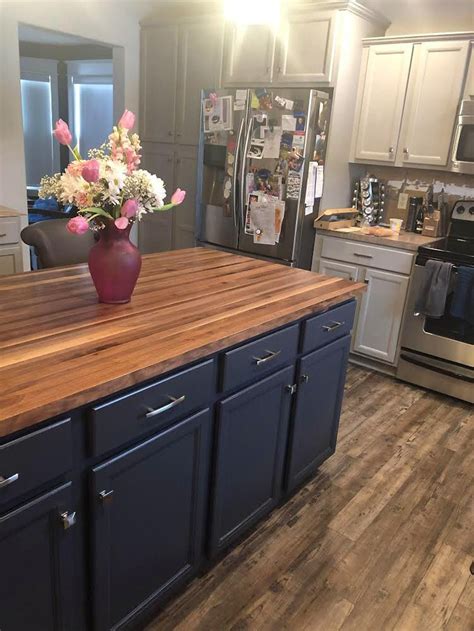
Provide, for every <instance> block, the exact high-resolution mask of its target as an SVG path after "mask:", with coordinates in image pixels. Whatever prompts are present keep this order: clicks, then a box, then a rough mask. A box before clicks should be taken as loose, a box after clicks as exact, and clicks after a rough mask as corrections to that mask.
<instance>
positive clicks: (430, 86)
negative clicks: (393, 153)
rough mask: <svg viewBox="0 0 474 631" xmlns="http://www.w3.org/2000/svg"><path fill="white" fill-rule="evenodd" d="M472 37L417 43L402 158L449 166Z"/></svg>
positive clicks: (401, 150)
mask: <svg viewBox="0 0 474 631" xmlns="http://www.w3.org/2000/svg"><path fill="white" fill-rule="evenodd" d="M468 49H469V42H468V41H441V42H425V43H421V44H415V45H414V52H413V62H412V68H411V72H410V80H409V83H408V90H407V98H406V105H405V112H404V115H403V125H402V130H401V134H400V143H399V146H398V160H399V161H400V162H402V163H403V164H427V165H428V164H432V165H436V166H446V165H447V163H448V154H449V148H450V144H451V138H452V135H453V127H454V121H455V118H456V112H457V109H458V105H459V101H460V99H461V96H462V88H463V82H464V72H465V68H466V61H467V54H468Z"/></svg>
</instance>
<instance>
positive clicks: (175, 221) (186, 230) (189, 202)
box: [138, 143, 197, 254]
mask: <svg viewBox="0 0 474 631" xmlns="http://www.w3.org/2000/svg"><path fill="white" fill-rule="evenodd" d="M143 167H144V168H145V169H147V170H149V171H150V172H152V173H156V174H157V175H158V176H159V177H161V178H162V179H163V180H164V182H165V184H166V191H167V199H169V197H170V195H171V194H172V193H173V191H174V190H175V189H176V188H178V187H179V188H181V189H183V190H185V191H186V198H185V200H184V202H183V203H182V204H180V205H179V206H177V207H176V208H174V209H172V210H166V211H163V212H159V211H158V212H155V213H153V214H149V215H145V216H144V217H143V219H142V220H141V221H140V223H139V225H138V244H139V248H140V251H141V252H142V254H151V253H152V252H165V251H168V250H177V249H181V248H192V247H194V245H195V238H194V227H195V212H196V181H197V148H196V147H193V146H187V147H184V146H181V147H180V146H178V145H168V144H164V143H163V144H155V143H146V144H145V145H144V151H143Z"/></svg>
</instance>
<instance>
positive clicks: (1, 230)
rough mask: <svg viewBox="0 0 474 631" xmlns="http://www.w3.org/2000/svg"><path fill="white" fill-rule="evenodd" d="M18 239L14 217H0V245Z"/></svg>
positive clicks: (15, 241) (17, 240) (8, 243)
mask: <svg viewBox="0 0 474 631" xmlns="http://www.w3.org/2000/svg"><path fill="white" fill-rule="evenodd" d="M19 240H20V230H19V227H18V221H17V220H16V219H0V245H11V244H12V243H18V242H19Z"/></svg>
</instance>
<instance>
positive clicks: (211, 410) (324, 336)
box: [0, 300, 355, 631]
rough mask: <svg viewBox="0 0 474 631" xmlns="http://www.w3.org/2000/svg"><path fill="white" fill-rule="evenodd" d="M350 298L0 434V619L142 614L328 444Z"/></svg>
mask: <svg viewBox="0 0 474 631" xmlns="http://www.w3.org/2000/svg"><path fill="white" fill-rule="evenodd" d="M354 311H355V301H354V300H351V301H348V302H345V303H343V304H341V305H338V306H336V307H335V308H333V309H330V310H328V311H327V312H325V313H322V314H319V315H316V316H313V317H310V318H306V319H303V320H302V321H298V322H293V323H291V324H289V325H288V326H286V327H283V328H280V329H278V330H276V331H271V332H269V333H267V334H265V335H261V336H260V337H257V338H254V339H251V340H249V341H247V342H246V343H244V344H241V345H238V346H235V347H232V348H229V349H225V350H224V351H221V352H219V353H216V354H215V355H212V356H210V357H207V358H206V359H203V360H201V361H199V362H195V363H192V364H190V365H188V366H185V367H182V368H180V369H179V370H176V371H174V372H172V373H170V374H167V375H163V376H160V377H159V378H157V379H155V380H152V381H150V382H147V383H144V384H139V385H137V386H135V387H134V388H130V389H129V390H127V391H125V392H121V393H118V394H117V395H115V396H113V397H109V398H106V399H102V400H100V401H96V402H93V403H91V404H90V405H87V406H85V407H84V408H81V409H78V410H72V411H71V412H70V414H68V415H67V418H63V419H51V421H49V422H45V423H43V424H41V425H40V426H39V427H36V428H35V429H34V430H32V431H29V432H28V431H25V432H23V433H18V434H15V435H12V436H9V437H6V438H4V439H2V440H1V441H0V560H1V580H0V629H1V630H2V631H19V630H21V631H29V630H30V629H31V630H32V631H33V630H34V631H38V630H41V631H42V630H43V629H44V630H48V631H50V630H53V631H54V630H57V631H59V630H61V631H64V630H66V631H68V630H78V631H82V630H86V629H87V631H89V630H90V629H93V630H94V631H105V630H107V629H132V628H143V626H144V624H145V622H146V619H147V618H148V617H150V616H151V615H154V614H156V613H157V608H158V607H160V606H161V605H163V604H164V603H165V601H166V600H167V599H169V598H170V596H171V595H172V594H174V593H176V592H177V591H178V590H179V589H181V588H182V587H183V586H184V585H185V583H187V582H188V581H189V580H190V579H191V578H192V577H193V576H195V575H196V574H197V573H198V572H200V571H202V570H203V569H204V568H205V567H206V565H208V564H209V563H210V561H212V560H214V559H215V558H216V557H217V556H218V555H219V554H220V553H221V552H222V551H224V550H225V549H226V548H227V547H229V546H230V545H231V544H233V543H235V542H236V541H237V540H238V539H240V538H241V537H242V536H244V534H245V533H246V532H248V531H249V530H250V529H251V528H252V527H253V526H254V525H255V524H256V523H257V522H258V520H259V519H261V518H262V517H264V516H265V515H267V514H268V513H270V511H271V510H272V509H273V508H274V507H275V506H277V505H278V504H279V503H281V502H282V501H284V500H285V498H287V497H288V495H289V494H290V493H291V492H293V490H294V489H296V488H297V486H298V485H300V484H302V483H303V482H304V481H305V479H306V478H307V477H308V476H310V475H311V474H313V473H314V471H315V470H316V468H317V467H318V466H319V465H320V464H321V463H322V462H323V461H324V460H325V459H326V458H328V457H329V456H330V455H331V454H332V453H333V452H334V450H335V447H336V438H337V429H338V423H339V415H340V409H341V401H342V395H343V389H344V378H345V372H346V365H347V355H348V349H349V345H350V330H351V327H352V322H353V319H354ZM15 485H16V486H15Z"/></svg>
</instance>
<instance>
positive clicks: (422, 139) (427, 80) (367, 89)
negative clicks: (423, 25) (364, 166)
mask: <svg viewBox="0 0 474 631" xmlns="http://www.w3.org/2000/svg"><path fill="white" fill-rule="evenodd" d="M463 35H464V38H463V37H462V36H457V37H456V36H455V34H454V35H453V34H449V35H446V36H436V39H435V38H434V37H433V36H430V35H426V36H423V35H420V36H413V37H410V36H403V37H399V38H397V37H394V38H384V40H382V39H381V38H376V39H374V40H371V39H367V40H364V45H365V46H364V52H363V59H362V66H361V74H360V78H359V90H358V97H357V108H356V116H355V125H354V131H353V137H352V145H351V160H352V161H353V162H371V163H376V164H392V165H394V166H400V167H407V166H412V165H413V166H417V167H424V166H426V167H435V168H436V167H437V168H440V169H442V168H443V167H446V166H447V165H448V156H449V150H450V146H451V140H452V136H453V131H454V128H455V122H456V114H457V109H458V105H459V102H460V100H461V98H462V95H463V92H464V93H465V92H466V90H467V91H469V82H470V78H469V76H467V80H466V75H468V72H467V70H468V68H467V66H468V63H469V62H468V54H469V50H470V41H469V39H467V38H466V36H465V34H463ZM390 39H393V41H387V40H390ZM410 40H411V41H410Z"/></svg>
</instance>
